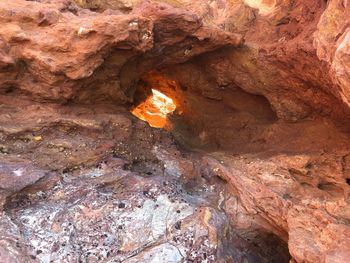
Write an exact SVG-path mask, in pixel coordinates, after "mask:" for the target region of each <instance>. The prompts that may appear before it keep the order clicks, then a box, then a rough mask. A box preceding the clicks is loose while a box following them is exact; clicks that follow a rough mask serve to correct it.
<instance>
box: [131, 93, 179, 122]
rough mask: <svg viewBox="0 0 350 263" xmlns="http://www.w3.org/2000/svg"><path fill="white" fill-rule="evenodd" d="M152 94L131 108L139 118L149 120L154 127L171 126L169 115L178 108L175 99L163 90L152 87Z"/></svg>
mask: <svg viewBox="0 0 350 263" xmlns="http://www.w3.org/2000/svg"><path fill="white" fill-rule="evenodd" d="M151 91H152V94H151V95H150V96H148V97H147V98H146V100H144V101H142V102H141V103H140V104H138V105H137V106H136V107H134V108H133V109H132V110H131V113H132V114H133V115H134V116H136V117H137V118H139V119H141V120H143V121H146V122H148V124H149V125H150V126H151V127H153V128H164V129H169V128H170V126H171V125H170V122H169V120H168V115H169V114H172V113H173V112H174V111H175V109H176V104H175V102H174V101H173V99H171V98H169V97H168V96H167V95H165V94H163V93H162V92H160V91H158V90H156V89H152V90H151Z"/></svg>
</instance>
